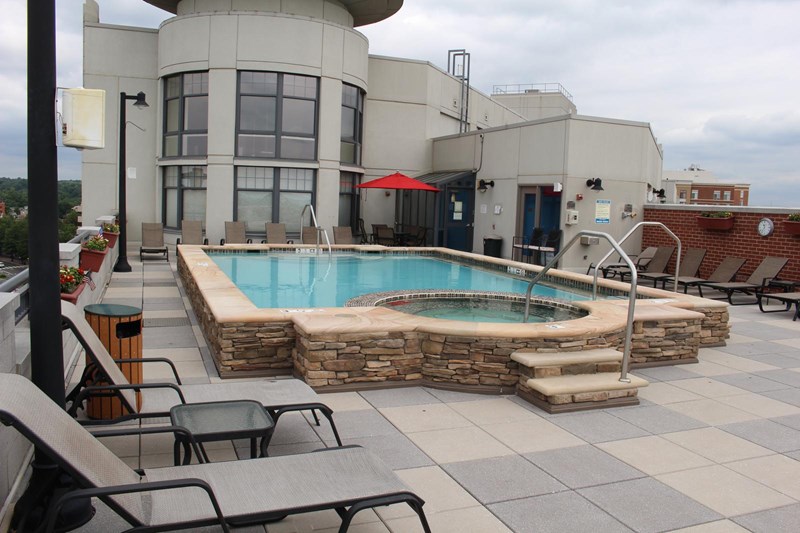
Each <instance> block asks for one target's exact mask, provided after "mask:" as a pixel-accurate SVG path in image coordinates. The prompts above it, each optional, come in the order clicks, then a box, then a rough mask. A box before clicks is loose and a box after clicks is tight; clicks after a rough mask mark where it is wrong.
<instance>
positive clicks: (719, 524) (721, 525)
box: [672, 520, 747, 533]
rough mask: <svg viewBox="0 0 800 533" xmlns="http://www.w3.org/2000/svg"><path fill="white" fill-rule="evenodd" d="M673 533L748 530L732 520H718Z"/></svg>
mask: <svg viewBox="0 0 800 533" xmlns="http://www.w3.org/2000/svg"><path fill="white" fill-rule="evenodd" d="M672 533H747V530H746V529H745V528H743V527H741V526H738V525H736V524H734V523H733V522H731V521H730V520H717V521H716V522H707V523H705V524H700V525H698V526H690V527H684V528H681V529H674V530H673V531H672Z"/></svg>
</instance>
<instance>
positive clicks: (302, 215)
mask: <svg viewBox="0 0 800 533" xmlns="http://www.w3.org/2000/svg"><path fill="white" fill-rule="evenodd" d="M306 211H310V212H311V223H312V224H313V225H314V228H316V230H317V243H316V245H317V247H316V253H317V255H319V253H320V246H319V245H320V240H319V237H320V235H322V236H323V237H324V239H325V244H326V245H327V247H328V258H329V259H332V258H333V252H332V251H331V241H330V239H329V238H328V232H327V230H326V229H325V228H323V227H322V226H320V225H319V223H318V222H317V216H316V214H314V206H313V205H311V204H306V205H305V206H303V212H302V213H300V238H301V239H302V238H303V221H304V220H305V217H306ZM304 244H305V243H304Z"/></svg>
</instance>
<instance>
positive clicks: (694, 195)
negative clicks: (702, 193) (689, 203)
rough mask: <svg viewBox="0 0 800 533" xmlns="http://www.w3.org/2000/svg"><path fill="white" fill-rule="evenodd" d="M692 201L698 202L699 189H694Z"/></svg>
mask: <svg viewBox="0 0 800 533" xmlns="http://www.w3.org/2000/svg"><path fill="white" fill-rule="evenodd" d="M692 200H697V189H692Z"/></svg>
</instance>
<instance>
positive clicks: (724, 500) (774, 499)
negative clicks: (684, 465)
mask: <svg viewBox="0 0 800 533" xmlns="http://www.w3.org/2000/svg"><path fill="white" fill-rule="evenodd" d="M656 479H658V480H659V481H661V482H663V483H666V484H667V485H669V486H670V487H672V488H674V489H675V490H678V491H680V492H682V493H684V494H686V495H687V496H689V497H691V498H693V499H694V500H696V501H698V502H700V503H702V504H703V505H705V506H707V507H709V508H710V509H713V510H715V511H716V512H718V513H720V514H722V515H724V516H735V515H739V514H746V513H752V512H756V511H763V510H765V509H771V508H773V507H781V506H784V505H789V504H792V503H795V502H794V500H792V499H791V498H789V497H788V496H786V495H784V494H781V493H780V492H778V491H775V490H773V489H771V488H769V487H766V486H764V485H762V484H760V483H757V482H755V481H753V480H752V479H749V478H747V477H745V476H743V475H741V474H739V473H737V472H734V471H733V470H730V469H729V468H726V467H724V466H721V465H713V466H708V467H705V468H696V469H693V470H686V471H683V472H673V473H671V474H664V475H660V476H656Z"/></svg>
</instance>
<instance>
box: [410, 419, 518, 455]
mask: <svg viewBox="0 0 800 533" xmlns="http://www.w3.org/2000/svg"><path fill="white" fill-rule="evenodd" d="M408 438H410V439H411V441H412V442H413V443H414V444H416V445H417V446H418V447H419V448H420V449H421V450H422V451H423V452H424V453H425V454H427V455H428V457H430V458H431V459H433V460H434V461H436V462H437V463H440V464H441V463H455V462H458V461H472V460H474V459H488V458H489V457H500V456H503V455H513V454H514V452H513V451H512V450H511V449H510V448H508V447H506V446H505V445H503V444H502V443H501V442H500V441H499V440H497V439H495V438H494V437H492V436H491V435H489V434H488V433H486V432H485V431H483V430H482V429H480V428H477V427H474V426H473V427H466V428H453V429H440V430H437V431H422V432H419V433H411V434H409V435H408Z"/></svg>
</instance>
